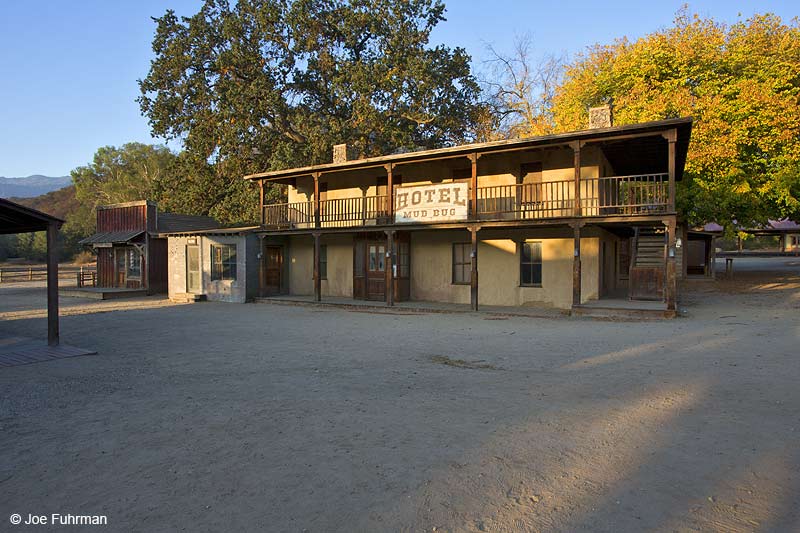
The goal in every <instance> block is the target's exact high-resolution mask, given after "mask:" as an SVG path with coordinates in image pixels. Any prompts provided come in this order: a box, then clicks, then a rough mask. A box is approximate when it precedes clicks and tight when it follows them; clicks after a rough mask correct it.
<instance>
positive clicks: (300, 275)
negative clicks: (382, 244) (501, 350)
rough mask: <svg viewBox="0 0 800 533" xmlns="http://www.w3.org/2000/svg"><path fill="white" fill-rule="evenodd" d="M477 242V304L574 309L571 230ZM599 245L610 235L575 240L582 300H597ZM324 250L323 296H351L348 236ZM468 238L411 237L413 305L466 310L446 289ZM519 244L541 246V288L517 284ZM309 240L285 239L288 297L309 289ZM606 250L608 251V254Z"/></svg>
mask: <svg viewBox="0 0 800 533" xmlns="http://www.w3.org/2000/svg"><path fill="white" fill-rule="evenodd" d="M478 235H479V236H480V239H479V243H478V274H479V291H478V298H479V303H480V304H482V305H504V306H523V305H534V304H549V305H553V306H555V307H559V308H569V307H570V306H571V304H572V255H573V237H572V230H571V229H538V230H511V231H508V230H502V231H501V230H494V231H492V230H482V231H481V232H480V233H479V234H478ZM601 238H602V239H604V240H607V241H608V242H613V240H614V237H613V235H611V234H609V233H607V232H605V231H603V230H600V229H598V228H584V230H583V238H582V239H581V267H582V269H581V283H582V291H581V292H582V301H584V302H586V301H588V300H591V299H597V298H598V295H599V276H600V265H599V257H598V256H599V249H600V241H601ZM322 239H323V240H322V243H324V244H327V246H328V279H327V280H323V281H322V294H323V297H325V296H343V297H351V296H352V294H353V270H352V265H353V239H352V236H351V235H328V236H323V237H322ZM469 239H470V234H469V233H468V232H467V231H463V230H461V231H459V230H453V231H442V230H435V231H425V232H414V233H412V234H411V299H412V300H418V301H440V302H453V303H462V304H466V303H469V301H470V287H469V285H458V284H453V283H452V244H453V243H456V242H465V243H466V242H469ZM524 240H536V241H541V242H542V286H541V287H521V286H520V285H519V276H520V273H519V270H520V268H519V263H520V260H519V254H520V251H519V246H520V244H519V243H520V242H522V241H524ZM313 243H314V241H313V239H312V238H311V237H307V236H293V237H292V238H291V239H290V246H289V250H290V258H289V261H290V268H289V269H290V272H289V277H290V293H291V294H296V295H310V294H313V292H314V283H313V278H312V275H313V268H314V266H313V257H314V255H313ZM609 249H610V248H609Z"/></svg>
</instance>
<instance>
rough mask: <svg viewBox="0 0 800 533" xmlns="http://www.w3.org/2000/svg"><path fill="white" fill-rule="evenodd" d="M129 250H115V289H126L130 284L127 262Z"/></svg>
mask: <svg viewBox="0 0 800 533" xmlns="http://www.w3.org/2000/svg"><path fill="white" fill-rule="evenodd" d="M127 252H128V248H127V247H125V248H121V247H119V248H114V283H115V285H114V286H115V287H118V288H121V289H124V288H125V287H126V286H127V284H128V279H127V272H128V269H127V262H126V259H127V257H128V253H127Z"/></svg>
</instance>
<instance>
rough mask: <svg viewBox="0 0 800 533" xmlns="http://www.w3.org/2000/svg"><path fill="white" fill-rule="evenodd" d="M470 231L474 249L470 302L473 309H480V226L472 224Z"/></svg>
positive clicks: (472, 254)
mask: <svg viewBox="0 0 800 533" xmlns="http://www.w3.org/2000/svg"><path fill="white" fill-rule="evenodd" d="M468 229H469V232H470V234H471V236H472V251H471V252H470V257H471V258H472V272H471V273H470V274H471V275H470V290H469V302H470V307H471V309H472V310H473V311H477V310H478V230H480V229H481V227H480V226H470V227H469V228H468Z"/></svg>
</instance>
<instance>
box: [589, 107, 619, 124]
mask: <svg viewBox="0 0 800 533" xmlns="http://www.w3.org/2000/svg"><path fill="white" fill-rule="evenodd" d="M613 125H614V118H613V115H612V113H611V104H605V105H601V106H599V107H590V108H589V129H594V128H610V127H611V126H613Z"/></svg>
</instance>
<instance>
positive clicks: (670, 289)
mask: <svg viewBox="0 0 800 533" xmlns="http://www.w3.org/2000/svg"><path fill="white" fill-rule="evenodd" d="M666 231H667V261H666V266H665V269H666V272H665V275H664V300H665V301H666V303H667V311H675V306H676V299H677V292H678V279H677V275H676V271H675V262H676V261H675V231H676V220H675V218H674V217H673V218H671V219H670V220H668V221H667V222H666Z"/></svg>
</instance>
